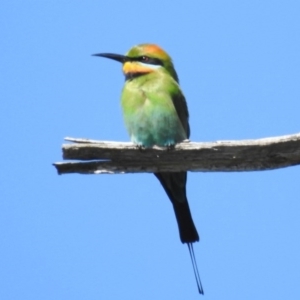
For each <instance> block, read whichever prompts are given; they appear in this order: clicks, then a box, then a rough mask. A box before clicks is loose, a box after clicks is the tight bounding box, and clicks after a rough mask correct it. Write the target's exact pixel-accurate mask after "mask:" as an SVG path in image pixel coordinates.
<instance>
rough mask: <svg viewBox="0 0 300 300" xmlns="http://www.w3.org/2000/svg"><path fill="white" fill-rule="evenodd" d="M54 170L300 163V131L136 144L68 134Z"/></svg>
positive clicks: (230, 168)
mask: <svg viewBox="0 0 300 300" xmlns="http://www.w3.org/2000/svg"><path fill="white" fill-rule="evenodd" d="M65 140H67V141H70V142H74V143H73V144H64V145H63V147H62V150H63V158H64V159H65V160H81V162H58V163H55V164H54V166H55V167H56V169H57V171H58V174H67V173H80V174H115V173H142V172H149V173H154V172H178V171H194V172H237V171H262V170H272V169H278V168H284V167H289V166H294V165H298V164H300V134H293V135H286V136H279V137H272V138H264V139H258V140H241V141H217V142H209V143H194V142H189V141H187V142H183V143H180V144H177V145H176V146H175V147H174V148H173V149H166V148H160V147H153V148H151V149H139V148H137V147H136V146H135V145H133V144H132V143H121V142H105V141H95V140H88V139H76V138H66V139H65Z"/></svg>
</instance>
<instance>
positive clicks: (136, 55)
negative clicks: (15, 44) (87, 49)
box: [95, 44, 203, 294]
mask: <svg viewBox="0 0 300 300" xmlns="http://www.w3.org/2000/svg"><path fill="white" fill-rule="evenodd" d="M95 56H101V57H106V58H110V59H113V60H116V61H118V62H121V63H122V65H123V73H124V75H125V85H124V88H123V91H122V97H121V105H122V109H123V115H124V120H125V125H126V127H127V130H128V132H129V135H130V138H131V141H132V142H133V143H135V144H136V145H138V146H139V147H145V148H148V147H152V146H154V145H157V146H163V147H168V148H172V146H174V145H175V144H177V143H179V142H182V141H183V140H186V139H188V138H189V136H190V128H189V122H188V119H189V114H188V108H187V104H186V100H185V97H184V95H183V93H182V91H181V89H180V86H179V81H178V76H177V73H176V71H175V68H174V65H173V62H172V59H171V57H170V56H169V55H168V54H167V53H166V52H165V51H164V50H163V49H162V48H160V47H159V46H157V45H154V44H140V45H137V46H134V47H133V48H131V49H130V50H129V51H128V52H127V53H126V54H125V55H119V54H112V53H100V54H95ZM154 175H155V176H156V177H157V178H158V180H159V181H160V183H161V185H162V186H163V188H164V190H165V192H166V193H167V195H168V197H169V199H170V200H171V203H172V205H173V208H174V212H175V216H176V220H177V224H178V229H179V234H180V239H181V242H182V243H187V245H188V248H189V252H190V255H191V259H192V263H193V268H194V273H195V277H196V281H197V285H198V291H199V293H200V294H203V288H202V284H201V280H200V276H199V272H198V268H197V264H196V260H195V255H194V250H193V243H194V242H197V241H199V235H198V233H197V229H196V227H195V225H194V222H193V219H192V216H191V211H190V208H189V204H188V200H187V197H186V180H187V172H174V173H173V172H159V173H154Z"/></svg>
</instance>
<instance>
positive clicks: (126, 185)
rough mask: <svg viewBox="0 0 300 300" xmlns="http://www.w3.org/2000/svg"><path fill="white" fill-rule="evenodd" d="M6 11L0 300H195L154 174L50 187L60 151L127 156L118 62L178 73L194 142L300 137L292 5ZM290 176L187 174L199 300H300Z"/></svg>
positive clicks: (56, 179)
mask: <svg viewBox="0 0 300 300" xmlns="http://www.w3.org/2000/svg"><path fill="white" fill-rule="evenodd" d="M174 2H175V1H170V0H168V1H165V2H162V1H151V2H144V1H131V0H129V1H116V0H111V1H39V2H38V1H5V2H4V1H3V2H2V3H1V5H0V31H1V47H0V54H1V59H0V68H1V72H0V81H1V91H0V95H1V101H0V111H1V118H0V126H1V127H0V128H1V131H0V132H1V141H2V147H1V154H2V163H1V166H2V168H1V172H0V238H1V244H0V299H5V300H8V299H9V300H10V299H30V300H34V299H199V297H201V296H199V295H198V294H197V288H196V283H195V279H194V275H193V271H192V266H191V262H190V258H189V254H188V249H187V247H186V245H182V244H181V243H180V240H179V236H178V232H177V225H176V221H175V217H174V215H173V210H172V207H171V205H170V202H169V200H168V198H167V196H166V195H165V193H164V191H163V189H162V188H161V187H160V185H159V183H158V181H157V180H156V179H155V178H154V176H153V175H151V174H130V175H98V176H96V175H94V176H83V175H64V176H58V175H57V173H56V171H55V169H54V168H53V167H52V165H51V164H52V163H53V162H55V161H60V160H61V159H62V158H61V144H62V142H63V138H64V137H65V136H72V137H84V138H92V139H99V140H114V141H128V136H127V133H126V130H125V128H124V125H123V120H122V114H121V109H120V93H121V89H122V85H123V82H124V78H123V75H122V73H121V66H120V65H119V64H117V63H116V62H113V61H109V60H105V59H100V58H95V57H91V54H93V53H99V52H113V53H120V54H123V53H125V52H126V51H127V50H128V49H129V48H131V47H132V46H133V45H135V44H138V43H144V42H151V43H157V44H159V45H160V46H162V47H163V48H164V49H165V50H167V51H168V52H169V54H170V55H171V56H172V57H173V60H174V63H175V67H176V70H177V72H178V74H179V78H180V83H181V87H182V89H183V91H184V93H185V96H186V98H187V101H188V106H189V111H190V125H191V140H193V141H216V140H231V139H252V138H254V139H255V138H263V137H269V136H279V135H284V134H292V133H297V132H299V131H300V125H299V111H300V101H299V100H300V85H299V82H300V55H299V53H300V34H299V32H300V18H299V12H300V2H299V1H289V0H287V1H274V0H273V1H268V0H266V1H256V0H254V1H253V0H252V1H220V0H219V1H218V0H216V1H184V2H180V3H179V1H178V3H174ZM299 170H300V169H299V167H292V168H286V169H281V170H275V171H264V172H249V173H189V176H188V185H187V189H188V198H189V202H190V206H191V210H192V214H193V218H194V221H195V223H196V226H197V228H198V231H199V233H200V236H201V241H200V243H197V244H196V245H195V254H196V256H197V261H198V266H199V269H200V275H201V279H202V283H203V286H204V291H205V298H203V299H207V300H209V299H230V300H234V299H244V300H246V299H300V289H299V282H300V259H299V253H300V242H299V241H300V218H299V216H300V199H299V193H300V185H299V172H300V171H299Z"/></svg>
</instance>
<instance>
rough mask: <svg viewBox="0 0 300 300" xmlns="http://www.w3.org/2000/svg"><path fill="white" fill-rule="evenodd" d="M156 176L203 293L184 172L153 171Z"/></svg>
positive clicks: (196, 237) (197, 236)
mask: <svg viewBox="0 0 300 300" xmlns="http://www.w3.org/2000/svg"><path fill="white" fill-rule="evenodd" d="M154 175H155V176H156V177H157V178H158V180H159V181H160V183H161V185H162V186H163V188H164V190H165V191H166V193H167V195H168V197H169V199H170V200H171V202H172V204H173V208H174V212H175V216H176V220H177V224H178V229H179V235H180V240H181V242H182V243H187V244H188V248H189V252H190V256H191V260H192V264H193V269H194V273H195V277H196V281H197V286H198V291H199V293H200V294H204V292H203V288H202V284H201V280H200V276H199V272H198V267H197V263H196V258H195V254H194V249H193V244H192V243H194V242H197V241H199V235H198V232H197V229H196V227H195V224H194V222H193V219H192V215H191V211H190V207H189V203H188V200H187V197H186V179H187V173H186V172H177V173H167V172H165V173H154Z"/></svg>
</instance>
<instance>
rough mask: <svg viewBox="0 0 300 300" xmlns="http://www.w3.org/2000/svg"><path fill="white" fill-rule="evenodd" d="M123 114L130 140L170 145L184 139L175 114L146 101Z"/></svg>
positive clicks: (142, 144) (145, 144)
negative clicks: (128, 112) (129, 112)
mask: <svg viewBox="0 0 300 300" xmlns="http://www.w3.org/2000/svg"><path fill="white" fill-rule="evenodd" d="M124 116H125V123H126V127H127V129H128V131H129V134H130V137H131V140H132V142H133V143H135V144H138V145H140V146H144V147H152V146H154V145H157V146H170V145H175V144H176V143H178V142H180V141H182V140H184V139H186V134H185V132H184V130H183V128H182V125H181V122H180V120H179V118H178V116H177V114H175V113H173V112H170V111H168V110H166V109H162V108H161V107H159V106H155V105H151V103H148V102H147V101H145V103H144V104H143V105H142V106H140V107H138V108H136V109H134V110H133V111H132V113H131V114H127V115H126V114H124Z"/></svg>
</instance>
